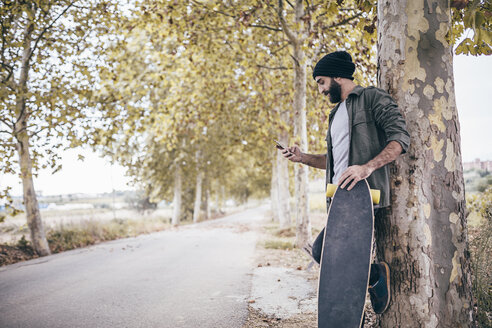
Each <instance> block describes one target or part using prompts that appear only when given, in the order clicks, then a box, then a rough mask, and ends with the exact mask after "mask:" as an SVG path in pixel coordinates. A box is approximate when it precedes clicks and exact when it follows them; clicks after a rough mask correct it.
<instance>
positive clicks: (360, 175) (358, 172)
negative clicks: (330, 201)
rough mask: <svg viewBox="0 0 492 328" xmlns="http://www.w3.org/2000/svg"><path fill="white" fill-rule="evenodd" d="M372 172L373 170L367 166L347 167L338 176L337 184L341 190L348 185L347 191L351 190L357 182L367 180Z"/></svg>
mask: <svg viewBox="0 0 492 328" xmlns="http://www.w3.org/2000/svg"><path fill="white" fill-rule="evenodd" d="M373 171H374V170H373V169H372V168H370V167H369V166H368V165H367V164H366V165H353V166H349V167H348V168H347V169H346V170H345V172H343V173H342V175H341V176H340V180H339V183H338V184H339V185H340V188H342V189H344V188H345V187H346V186H347V185H349V184H350V185H349V187H348V188H347V190H351V189H352V188H353V187H354V186H355V185H356V184H357V182H359V181H360V180H363V179H366V178H368V177H369V176H370V175H371V173H372V172H373ZM351 182H352V183H351Z"/></svg>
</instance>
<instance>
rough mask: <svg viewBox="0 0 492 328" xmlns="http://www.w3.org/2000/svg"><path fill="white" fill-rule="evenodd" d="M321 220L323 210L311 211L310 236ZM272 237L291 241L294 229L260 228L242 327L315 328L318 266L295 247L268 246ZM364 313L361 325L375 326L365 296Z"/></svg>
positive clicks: (373, 317)
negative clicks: (363, 321)
mask: <svg viewBox="0 0 492 328" xmlns="http://www.w3.org/2000/svg"><path fill="white" fill-rule="evenodd" d="M325 219H326V214H325V213H323V212H314V213H311V222H312V226H313V238H315V237H316V236H317V234H318V232H319V231H320V230H321V228H322V227H323V225H324V223H325V222H324V221H325ZM272 240H274V241H276V242H277V244H280V245H287V244H289V243H292V244H293V243H294V241H295V231H294V228H291V229H290V231H285V230H284V231H282V230H280V229H279V228H278V226H277V225H276V224H275V223H273V222H270V223H266V225H265V226H263V227H262V229H261V233H260V237H259V241H258V243H257V249H256V253H255V265H256V268H255V269H254V270H253V272H252V287H251V295H250V299H249V305H248V308H249V315H248V318H247V320H246V322H245V324H244V325H243V327H242V328H259V327H275V328H304V327H306V328H308V327H317V306H318V303H317V302H318V299H317V297H318V296H317V293H318V273H319V265H318V264H317V263H312V261H311V258H310V257H309V256H308V255H307V254H306V253H304V252H303V251H301V250H299V249H297V248H295V247H290V248H289V247H287V248H280V249H274V248H270V247H269V246H268V245H271V241H272ZM282 242H283V243H282ZM366 313H367V315H366V321H365V325H364V327H366V328H370V327H375V325H376V324H377V316H376V315H375V314H374V312H373V311H372V309H371V306H370V301H369V299H367V301H366Z"/></svg>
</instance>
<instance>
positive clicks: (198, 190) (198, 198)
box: [193, 171, 203, 223]
mask: <svg viewBox="0 0 492 328" xmlns="http://www.w3.org/2000/svg"><path fill="white" fill-rule="evenodd" d="M202 183H203V171H198V174H197V176H196V187H195V207H194V208H193V223H197V222H198V220H199V219H200V208H201V204H202Z"/></svg>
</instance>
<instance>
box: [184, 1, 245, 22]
mask: <svg viewBox="0 0 492 328" xmlns="http://www.w3.org/2000/svg"><path fill="white" fill-rule="evenodd" d="M191 2H193V3H194V4H196V5H199V6H202V7H203V8H205V9H207V10H209V11H211V12H214V13H217V14H221V15H224V16H227V17H232V18H235V16H233V15H230V14H227V13H225V12H222V11H219V10H213V9H210V8H208V7H207V6H206V5H204V4H203V3H200V2H198V1H196V0H191Z"/></svg>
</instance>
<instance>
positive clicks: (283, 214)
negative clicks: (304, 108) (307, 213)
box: [277, 132, 291, 228]
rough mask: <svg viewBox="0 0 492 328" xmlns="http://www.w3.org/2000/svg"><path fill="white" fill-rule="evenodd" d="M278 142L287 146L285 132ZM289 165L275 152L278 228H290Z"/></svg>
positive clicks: (287, 139) (287, 141) (280, 154)
mask: <svg viewBox="0 0 492 328" xmlns="http://www.w3.org/2000/svg"><path fill="white" fill-rule="evenodd" d="M279 141H280V142H281V143H282V144H284V145H288V144H289V137H288V135H287V132H284V133H281V135H280V137H279ZM288 165H289V163H288V161H286V160H285V158H284V156H283V155H282V153H281V152H280V151H277V185H278V187H277V190H278V192H277V196H278V197H277V199H278V217H279V222H280V228H287V227H289V226H290V224H291V222H290V191H289V166H288Z"/></svg>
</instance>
